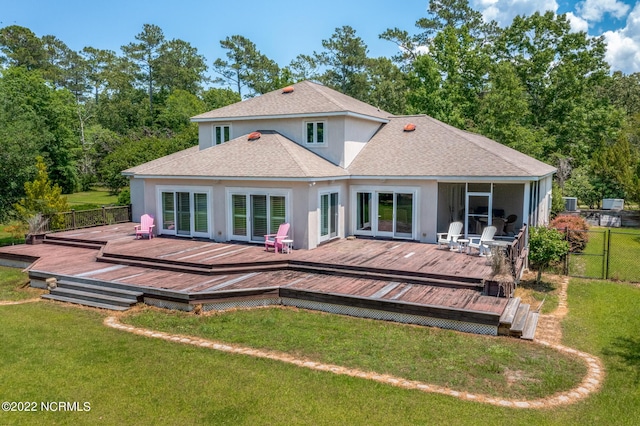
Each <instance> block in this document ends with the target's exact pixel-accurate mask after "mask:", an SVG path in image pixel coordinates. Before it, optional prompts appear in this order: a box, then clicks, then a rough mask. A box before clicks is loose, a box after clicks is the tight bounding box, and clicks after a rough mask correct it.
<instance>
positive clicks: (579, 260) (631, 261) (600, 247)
mask: <svg viewBox="0 0 640 426" xmlns="http://www.w3.org/2000/svg"><path fill="white" fill-rule="evenodd" d="M565 235H566V237H567V240H569V241H572V240H573V239H575V238H576V237H577V238H578V239H586V240H587V241H586V244H585V245H584V247H583V248H582V249H581V250H573V251H572V252H571V253H569V254H568V255H567V257H566V259H565V260H564V262H563V264H562V265H558V266H559V267H560V268H559V269H563V270H562V271H557V272H562V273H564V274H565V275H569V276H572V277H580V278H596V279H605V280H619V281H631V282H640V231H639V230H638V229H626V228H620V229H619V230H618V229H616V230H613V229H590V230H588V231H586V230H585V231H575V230H567V232H566V233H565ZM585 237H586V238H585ZM572 246H573V244H572Z"/></svg>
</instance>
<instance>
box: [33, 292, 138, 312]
mask: <svg viewBox="0 0 640 426" xmlns="http://www.w3.org/2000/svg"><path fill="white" fill-rule="evenodd" d="M41 297H42V298H43V299H48V300H57V301H58V302H67V303H75V304H76V305H84V306H91V307H93V308H102V309H109V310H112V311H126V310H127V309H129V307H128V306H118V305H111V304H108V303H101V302H92V301H90V300H81V299H75V298H73V297H65V296H58V295H55V294H43V295H42V296H41Z"/></svg>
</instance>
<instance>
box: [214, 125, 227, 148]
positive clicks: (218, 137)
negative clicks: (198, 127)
mask: <svg viewBox="0 0 640 426" xmlns="http://www.w3.org/2000/svg"><path fill="white" fill-rule="evenodd" d="M229 139H231V126H230V125H228V124H226V125H222V126H214V129H213V143H214V144H215V145H220V144H221V143H224V142H227V141H228V140H229Z"/></svg>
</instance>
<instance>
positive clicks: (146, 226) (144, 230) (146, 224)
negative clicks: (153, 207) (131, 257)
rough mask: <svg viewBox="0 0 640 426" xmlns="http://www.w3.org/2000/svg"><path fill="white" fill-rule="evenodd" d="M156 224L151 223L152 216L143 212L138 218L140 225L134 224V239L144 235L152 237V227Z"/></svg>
mask: <svg viewBox="0 0 640 426" xmlns="http://www.w3.org/2000/svg"><path fill="white" fill-rule="evenodd" d="M155 226H156V225H154V224H153V216H151V215H149V214H143V215H142V217H141V218H140V225H136V226H135V230H136V240H137V239H138V238H142V237H143V236H144V235H148V236H149V239H152V238H153V228H154V227H155Z"/></svg>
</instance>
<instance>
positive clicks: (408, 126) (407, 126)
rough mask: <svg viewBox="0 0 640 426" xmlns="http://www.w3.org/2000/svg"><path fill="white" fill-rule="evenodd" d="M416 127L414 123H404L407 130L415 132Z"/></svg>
mask: <svg viewBox="0 0 640 426" xmlns="http://www.w3.org/2000/svg"><path fill="white" fill-rule="evenodd" d="M415 129H416V125H415V124H413V123H407V124H405V125H404V131H405V132H413V131H414V130H415Z"/></svg>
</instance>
